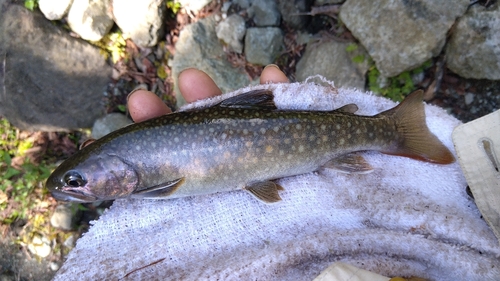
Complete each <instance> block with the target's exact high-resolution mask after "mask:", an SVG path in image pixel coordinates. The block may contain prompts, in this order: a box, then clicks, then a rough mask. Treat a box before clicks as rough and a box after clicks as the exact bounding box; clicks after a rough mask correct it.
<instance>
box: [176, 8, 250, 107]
mask: <svg viewBox="0 0 500 281" xmlns="http://www.w3.org/2000/svg"><path fill="white" fill-rule="evenodd" d="M215 25H216V21H215V19H214V17H213V16H210V17H207V18H204V19H202V20H199V21H198V22H196V23H193V24H190V25H187V26H185V27H184V29H183V30H182V31H181V33H180V35H179V39H178V41H177V43H176V44H175V56H174V60H173V62H172V75H173V77H174V79H175V84H174V87H175V92H176V98H177V105H178V106H181V105H183V104H185V103H186V101H185V100H184V98H183V97H182V95H181V94H180V92H179V88H178V86H177V85H178V82H177V78H178V76H179V73H181V71H183V70H184V69H186V68H190V67H194V68H197V69H200V70H202V71H204V72H205V73H207V74H208V75H209V76H210V77H211V78H212V79H213V80H214V81H215V83H216V84H217V86H219V88H220V89H221V90H222V92H223V93H226V92H230V91H232V90H236V89H239V88H241V87H243V86H246V85H248V84H249V83H250V82H251V80H250V78H249V77H248V75H247V74H246V73H244V72H243V70H241V69H238V68H235V67H233V66H232V65H231V64H230V63H229V62H228V61H227V56H226V54H225V53H224V50H223V49H222V45H221V44H220V42H219V40H218V39H217V36H216V34H215Z"/></svg>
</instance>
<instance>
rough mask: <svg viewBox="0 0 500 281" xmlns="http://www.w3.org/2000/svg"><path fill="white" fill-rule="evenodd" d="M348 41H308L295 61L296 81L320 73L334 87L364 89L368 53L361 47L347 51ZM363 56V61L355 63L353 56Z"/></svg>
mask: <svg viewBox="0 0 500 281" xmlns="http://www.w3.org/2000/svg"><path fill="white" fill-rule="evenodd" d="M349 45H350V43H343V42H336V41H325V42H322V43H312V44H311V43H310V44H308V46H307V49H306V51H305V53H304V55H303V56H302V58H301V59H300V61H299V62H298V63H297V71H296V77H297V81H304V80H306V78H307V77H309V76H312V75H316V74H319V75H322V76H324V77H325V78H326V79H328V80H330V81H333V82H334V83H335V87H346V88H357V89H360V90H364V88H365V74H366V71H368V60H367V58H368V54H367V53H366V51H365V50H364V49H363V48H362V47H361V46H358V48H357V49H356V50H355V51H350V52H347V47H348V46H349ZM355 57H356V58H358V59H359V58H362V57H364V58H365V60H364V62H360V63H356V62H354V60H356V59H354V58H355Z"/></svg>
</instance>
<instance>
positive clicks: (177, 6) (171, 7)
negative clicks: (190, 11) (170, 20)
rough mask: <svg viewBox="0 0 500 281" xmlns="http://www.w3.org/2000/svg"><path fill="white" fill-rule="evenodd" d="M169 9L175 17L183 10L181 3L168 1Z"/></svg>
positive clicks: (172, 0)
mask: <svg viewBox="0 0 500 281" xmlns="http://www.w3.org/2000/svg"><path fill="white" fill-rule="evenodd" d="M167 9H169V10H171V11H172V13H173V15H175V14H177V12H179V10H180V9H181V3H180V2H178V1H174V0H168V1H167Z"/></svg>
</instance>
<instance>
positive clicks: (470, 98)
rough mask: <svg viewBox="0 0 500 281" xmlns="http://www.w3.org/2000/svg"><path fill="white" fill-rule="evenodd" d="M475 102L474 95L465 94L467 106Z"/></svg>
mask: <svg viewBox="0 0 500 281" xmlns="http://www.w3.org/2000/svg"><path fill="white" fill-rule="evenodd" d="M473 101H474V94H473V93H467V94H465V105H469V104H471V103H472V102H473Z"/></svg>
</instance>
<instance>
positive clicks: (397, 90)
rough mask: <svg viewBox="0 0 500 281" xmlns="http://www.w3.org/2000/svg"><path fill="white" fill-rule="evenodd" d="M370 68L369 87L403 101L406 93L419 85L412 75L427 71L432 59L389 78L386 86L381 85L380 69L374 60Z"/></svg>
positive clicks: (378, 92)
mask: <svg viewBox="0 0 500 281" xmlns="http://www.w3.org/2000/svg"><path fill="white" fill-rule="evenodd" d="M370 65H371V66H370V68H369V70H368V74H367V75H368V79H367V80H368V89H369V90H370V91H372V92H374V93H377V94H380V95H382V96H384V97H387V98H390V99H391V100H394V101H402V100H403V99H404V97H405V96H406V95H408V94H409V93H411V92H413V91H415V90H416V89H417V87H416V86H415V85H414V84H413V80H412V76H413V75H415V74H419V73H422V72H424V71H425V69H427V68H429V67H430V66H432V61H431V60H428V61H426V62H425V63H424V64H422V65H421V66H419V67H417V68H415V69H413V70H410V71H405V72H403V73H401V74H399V75H397V76H394V77H389V78H387V83H386V86H385V87H380V86H379V84H380V81H379V80H380V79H381V75H380V71H379V70H378V69H377V68H376V67H375V64H374V63H373V61H371V62H370Z"/></svg>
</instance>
